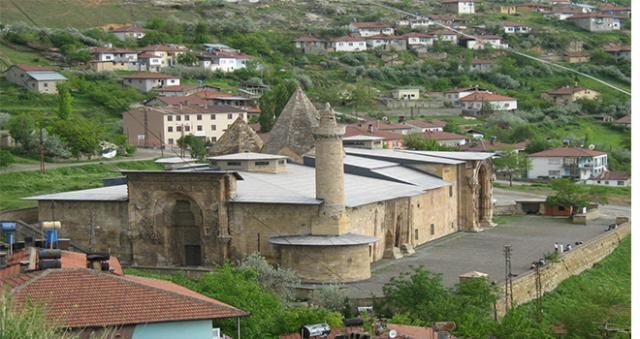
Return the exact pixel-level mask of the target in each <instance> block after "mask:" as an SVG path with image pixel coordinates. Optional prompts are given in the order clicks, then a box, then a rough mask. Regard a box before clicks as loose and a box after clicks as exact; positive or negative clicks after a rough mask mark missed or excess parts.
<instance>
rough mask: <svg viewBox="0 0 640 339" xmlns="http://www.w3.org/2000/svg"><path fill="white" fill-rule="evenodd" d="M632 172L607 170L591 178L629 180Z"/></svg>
mask: <svg viewBox="0 0 640 339" xmlns="http://www.w3.org/2000/svg"><path fill="white" fill-rule="evenodd" d="M629 179H631V173H629V172H621V171H606V172H602V173H600V175H599V176H597V177H593V178H591V180H629Z"/></svg>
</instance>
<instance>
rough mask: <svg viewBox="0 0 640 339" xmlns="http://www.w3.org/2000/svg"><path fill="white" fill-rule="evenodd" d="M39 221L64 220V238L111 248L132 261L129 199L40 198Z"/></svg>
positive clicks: (87, 245)
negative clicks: (128, 231)
mask: <svg viewBox="0 0 640 339" xmlns="http://www.w3.org/2000/svg"><path fill="white" fill-rule="evenodd" d="M38 211H39V213H38V218H37V219H38V221H51V220H55V221H60V222H61V223H62V228H61V229H60V237H61V238H69V239H71V241H72V242H73V243H75V244H78V245H79V246H81V247H82V248H85V249H88V250H95V251H106V252H109V253H111V254H113V255H115V256H116V257H118V259H120V261H121V262H122V263H123V264H127V263H130V262H131V243H130V241H129V237H128V236H127V225H128V220H129V217H128V205H127V202H126V201H55V202H51V201H39V202H38Z"/></svg>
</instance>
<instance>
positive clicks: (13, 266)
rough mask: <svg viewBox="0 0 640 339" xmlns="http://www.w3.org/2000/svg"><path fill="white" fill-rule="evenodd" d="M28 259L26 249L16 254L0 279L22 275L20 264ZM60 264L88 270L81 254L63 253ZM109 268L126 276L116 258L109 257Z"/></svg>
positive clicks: (84, 255) (61, 253)
mask: <svg viewBox="0 0 640 339" xmlns="http://www.w3.org/2000/svg"><path fill="white" fill-rule="evenodd" d="M28 259H29V251H27V250H26V249H23V250H19V251H16V252H14V253H13V255H12V256H11V258H9V260H8V261H7V266H6V267H4V268H2V269H0V278H3V277H11V276H16V275H20V262H21V261H24V260H28ZM60 264H61V267H62V268H86V267H87V256H86V254H84V253H79V252H71V251H61V252H60ZM109 267H110V268H111V269H112V272H113V273H114V274H117V275H123V274H124V273H123V271H122V266H121V265H120V261H119V260H118V258H116V257H114V256H111V257H109Z"/></svg>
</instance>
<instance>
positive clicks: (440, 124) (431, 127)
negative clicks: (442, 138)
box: [406, 120, 447, 133]
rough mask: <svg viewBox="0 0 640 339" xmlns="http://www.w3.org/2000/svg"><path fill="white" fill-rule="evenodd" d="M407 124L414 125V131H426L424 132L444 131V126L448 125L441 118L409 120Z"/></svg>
mask: <svg viewBox="0 0 640 339" xmlns="http://www.w3.org/2000/svg"><path fill="white" fill-rule="evenodd" d="M406 124H407V125H409V126H411V127H413V128H412V129H411V131H412V132H417V133H424V132H442V131H444V126H446V125H447V123H446V122H445V121H441V120H409V121H407V122H406Z"/></svg>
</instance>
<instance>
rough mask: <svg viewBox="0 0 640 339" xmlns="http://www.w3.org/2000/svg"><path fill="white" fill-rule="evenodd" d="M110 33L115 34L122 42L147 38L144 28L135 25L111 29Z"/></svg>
mask: <svg viewBox="0 0 640 339" xmlns="http://www.w3.org/2000/svg"><path fill="white" fill-rule="evenodd" d="M108 32H111V33H113V35H115V36H116V37H117V38H118V39H120V40H127V39H142V38H144V36H145V31H144V28H142V27H138V26H135V25H124V26H120V27H111V29H109V30H108Z"/></svg>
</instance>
